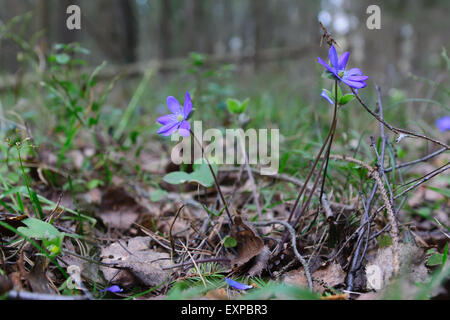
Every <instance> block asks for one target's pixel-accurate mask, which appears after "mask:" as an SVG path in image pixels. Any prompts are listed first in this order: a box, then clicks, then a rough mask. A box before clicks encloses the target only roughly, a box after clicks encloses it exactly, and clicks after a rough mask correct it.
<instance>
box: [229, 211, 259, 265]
mask: <svg viewBox="0 0 450 320" xmlns="http://www.w3.org/2000/svg"><path fill="white" fill-rule="evenodd" d="M231 236H232V237H233V238H234V239H236V241H237V246H236V251H237V255H236V256H235V257H233V258H232V259H231V266H232V267H241V266H243V265H244V264H246V263H247V262H248V261H249V260H250V259H252V258H253V257H255V256H257V255H258V254H260V253H261V251H262V250H263V248H264V243H263V241H262V239H261V238H260V237H259V236H257V235H256V234H255V232H253V230H252V229H250V227H249V226H247V225H246V224H245V223H244V222H242V218H241V217H240V216H236V217H235V218H234V224H233V226H232V227H231Z"/></svg>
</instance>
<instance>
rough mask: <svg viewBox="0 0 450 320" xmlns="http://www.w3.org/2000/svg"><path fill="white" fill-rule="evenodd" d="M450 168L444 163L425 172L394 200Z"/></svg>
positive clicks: (378, 210) (379, 209)
mask: <svg viewBox="0 0 450 320" xmlns="http://www.w3.org/2000/svg"><path fill="white" fill-rule="evenodd" d="M448 169H450V163H446V164H445V165H443V166H442V167H440V168H438V169H436V170H433V171H432V172H430V173H428V174H426V175H425V176H424V177H423V178H422V179H420V180H419V181H417V182H416V183H415V184H414V185H412V186H411V187H409V188H407V189H405V190H403V191H402V192H400V193H399V194H397V195H395V196H394V200H395V199H398V198H400V197H401V196H403V195H404V194H406V193H407V192H409V191H411V190H412V189H415V188H417V187H418V186H419V185H421V184H422V183H424V182H427V181H428V180H430V179H431V178H433V177H435V176H437V175H438V174H440V173H442V172H444V171H446V170H448ZM385 208H386V205H383V206H381V207H380V208H378V209H377V211H376V212H375V213H378V212H380V211H381V210H383V209H385Z"/></svg>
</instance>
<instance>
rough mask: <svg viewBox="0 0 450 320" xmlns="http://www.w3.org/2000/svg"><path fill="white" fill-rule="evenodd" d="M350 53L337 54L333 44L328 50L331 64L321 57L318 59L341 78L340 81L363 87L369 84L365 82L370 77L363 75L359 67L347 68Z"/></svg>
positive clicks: (333, 74)
mask: <svg viewBox="0 0 450 320" xmlns="http://www.w3.org/2000/svg"><path fill="white" fill-rule="evenodd" d="M349 56H350V54H349V53H348V52H345V53H344V54H342V55H341V56H340V57H339V56H338V55H337V52H336V49H335V48H334V46H331V48H330V50H329V51H328V58H329V59H330V64H327V63H326V62H325V61H323V60H322V59H321V58H320V57H317V61H318V62H319V63H320V64H321V65H323V66H324V67H325V68H326V69H327V70H328V72H330V73H331V74H332V76H333V77H334V78H335V79H337V80H339V82H341V81H342V82H344V83H345V84H346V85H348V86H349V87H351V88H354V89H361V88H364V87H366V86H367V83H366V82H365V81H366V80H367V79H369V77H368V76H365V75H363V72H362V71H361V69H359V68H352V69H349V70H346V69H345V68H346V66H347V61H348V57H349Z"/></svg>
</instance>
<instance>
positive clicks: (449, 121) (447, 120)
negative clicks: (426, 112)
mask: <svg viewBox="0 0 450 320" xmlns="http://www.w3.org/2000/svg"><path fill="white" fill-rule="evenodd" d="M436 126H437V127H438V129H439V130H440V131H441V132H445V131H448V130H450V117H442V118H440V119H437V120H436Z"/></svg>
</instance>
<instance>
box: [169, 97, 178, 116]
mask: <svg viewBox="0 0 450 320" xmlns="http://www.w3.org/2000/svg"><path fill="white" fill-rule="evenodd" d="M167 107H168V108H169V110H170V112H172V113H174V114H180V113H181V106H180V103H179V102H178V100H177V99H175V98H174V97H172V96H168V97H167Z"/></svg>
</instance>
